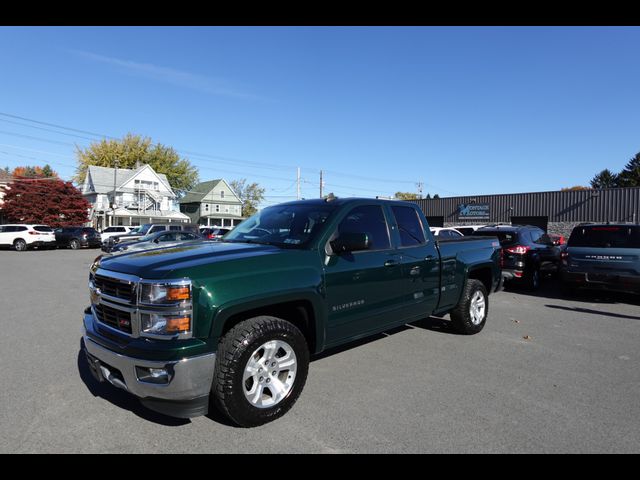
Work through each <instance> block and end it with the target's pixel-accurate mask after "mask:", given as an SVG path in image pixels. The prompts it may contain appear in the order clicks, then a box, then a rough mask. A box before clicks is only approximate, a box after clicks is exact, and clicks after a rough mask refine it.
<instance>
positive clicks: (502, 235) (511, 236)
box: [473, 230, 518, 247]
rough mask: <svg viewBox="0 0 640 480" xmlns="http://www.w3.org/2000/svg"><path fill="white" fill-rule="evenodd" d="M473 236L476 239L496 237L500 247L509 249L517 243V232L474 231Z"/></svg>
mask: <svg viewBox="0 0 640 480" xmlns="http://www.w3.org/2000/svg"><path fill="white" fill-rule="evenodd" d="M473 236H478V237H498V240H500V246H502V247H509V246H511V245H516V244H517V243H518V232H499V231H497V230H476V231H475V232H473Z"/></svg>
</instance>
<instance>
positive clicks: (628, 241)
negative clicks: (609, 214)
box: [568, 225, 640, 248]
mask: <svg viewBox="0 0 640 480" xmlns="http://www.w3.org/2000/svg"><path fill="white" fill-rule="evenodd" d="M568 245H569V246H570V247H593V248H640V227H635V226H629V227H627V226H620V225H618V226H615V225H602V226H590V227H576V228H574V229H573V232H572V233H571V237H569V243H568Z"/></svg>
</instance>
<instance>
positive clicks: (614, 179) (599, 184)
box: [590, 168, 618, 188]
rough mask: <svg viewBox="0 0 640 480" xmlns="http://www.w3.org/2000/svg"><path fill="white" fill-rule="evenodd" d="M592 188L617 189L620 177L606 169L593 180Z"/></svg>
mask: <svg viewBox="0 0 640 480" xmlns="http://www.w3.org/2000/svg"><path fill="white" fill-rule="evenodd" d="M590 184H591V188H615V187H617V186H618V175H616V174H615V173H613V172H612V171H611V170H609V169H608V168H605V169H604V170H602V171H601V172H600V173H598V174H597V175H596V176H595V177H593V178H592V179H591V182H590Z"/></svg>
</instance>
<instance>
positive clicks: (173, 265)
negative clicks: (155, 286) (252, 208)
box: [100, 242, 284, 279]
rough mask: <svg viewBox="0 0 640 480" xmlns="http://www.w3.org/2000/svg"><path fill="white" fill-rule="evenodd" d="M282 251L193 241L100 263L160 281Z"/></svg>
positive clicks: (112, 268) (126, 253)
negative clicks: (187, 270)
mask: <svg viewBox="0 0 640 480" xmlns="http://www.w3.org/2000/svg"><path fill="white" fill-rule="evenodd" d="M283 251H284V250H283V249H281V248H278V247H275V246H271V245H259V244H249V243H227V242H191V243H182V244H180V245H176V246H172V247H169V248H158V249H154V250H145V251H142V252H132V253H128V252H124V253H120V254H118V255H114V256H104V257H102V259H101V260H100V267H101V268H102V269H104V270H111V271H113V272H118V273H126V274H130V275H136V276H138V277H141V278H145V279H161V278H169V277H170V276H171V272H173V271H174V270H179V269H185V268H194V267H199V266H202V265H207V264H213V263H218V262H223V261H228V260H236V259H245V258H250V257H261V256H264V255H274V254H278V253H282V252H283Z"/></svg>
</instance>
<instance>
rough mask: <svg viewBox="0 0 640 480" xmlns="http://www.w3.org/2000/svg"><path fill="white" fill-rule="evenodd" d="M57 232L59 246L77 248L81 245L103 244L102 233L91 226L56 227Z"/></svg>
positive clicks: (95, 245) (95, 246)
mask: <svg viewBox="0 0 640 480" xmlns="http://www.w3.org/2000/svg"><path fill="white" fill-rule="evenodd" d="M55 234H56V243H57V244H58V247H59V248H67V247H69V248H71V249H73V250H77V249H79V248H80V247H89V248H97V247H99V246H100V245H101V244H102V239H101V238H100V233H98V231H97V230H96V229H95V228H91V227H62V228H56V230H55Z"/></svg>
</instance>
